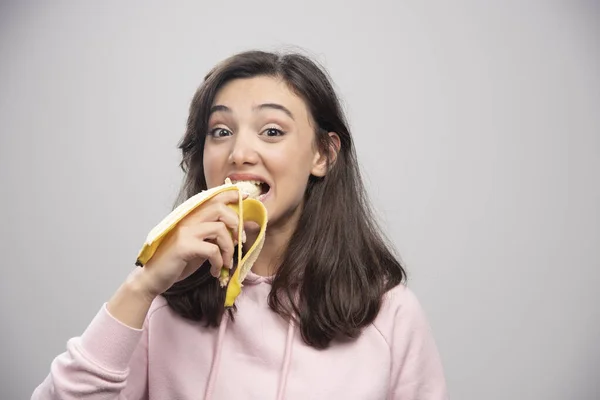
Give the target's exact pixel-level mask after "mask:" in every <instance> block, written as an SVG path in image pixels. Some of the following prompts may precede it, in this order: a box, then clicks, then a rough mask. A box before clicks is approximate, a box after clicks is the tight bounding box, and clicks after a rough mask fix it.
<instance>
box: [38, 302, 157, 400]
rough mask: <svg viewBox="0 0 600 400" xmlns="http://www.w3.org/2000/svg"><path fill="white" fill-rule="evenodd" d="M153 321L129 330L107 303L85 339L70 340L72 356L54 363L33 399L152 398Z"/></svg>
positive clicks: (69, 350) (62, 355) (69, 355)
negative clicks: (150, 335)
mask: <svg viewBox="0 0 600 400" xmlns="http://www.w3.org/2000/svg"><path fill="white" fill-rule="evenodd" d="M149 315H150V313H149ZM147 323H148V319H146V322H145V323H144V327H143V328H142V329H133V328H131V327H128V326H126V325H124V324H122V323H121V322H120V321H118V320H117V319H115V318H114V317H113V316H112V315H110V313H109V312H108V310H107V308H106V304H104V305H103V307H102V308H101V309H100V311H99V312H98V314H97V315H96V317H95V318H94V319H93V320H92V322H91V323H90V325H89V326H88V327H87V329H86V330H85V331H84V333H83V335H81V336H80V337H76V338H73V339H70V340H69V341H68V342H67V350H66V352H64V353H62V354H60V355H59V356H57V357H56V358H55V359H54V360H53V361H52V364H51V367H50V374H49V375H48V376H47V377H46V379H45V380H44V381H43V382H42V383H41V384H40V385H39V386H38V387H37V388H36V389H35V391H34V392H33V395H32V397H31V399H32V400H59V399H60V400H71V399H79V400H109V399H110V400H131V399H135V400H142V399H147V398H148V394H147V386H148V385H147V379H148V377H147V361H148V356H147V354H148V352H147V347H148V332H147Z"/></svg>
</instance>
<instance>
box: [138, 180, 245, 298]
mask: <svg viewBox="0 0 600 400" xmlns="http://www.w3.org/2000/svg"><path fill="white" fill-rule="evenodd" d="M238 196H239V195H238V192H237V191H235V190H231V191H226V192H223V193H219V194H218V195H216V196H215V197H213V198H212V199H210V200H208V201H207V202H206V203H204V204H203V205H201V206H200V207H198V208H197V209H195V210H194V211H192V212H191V213H190V214H188V215H187V216H186V217H185V218H184V219H183V220H181V221H180V222H179V223H178V224H177V225H176V226H175V227H174V228H173V230H171V232H169V234H168V235H167V237H165V239H164V240H163V241H162V243H161V245H160V246H159V248H158V249H157V251H156V253H154V256H153V257H152V258H151V259H150V260H149V261H148V263H146V265H145V266H144V267H143V270H142V271H140V273H139V275H138V276H139V278H140V279H141V282H140V283H141V285H142V288H144V290H146V291H147V293H148V295H149V296H150V297H151V298H154V297H156V296H158V295H160V294H161V293H163V292H164V291H166V290H167V289H169V288H170V287H171V286H172V285H173V284H174V283H175V282H178V281H180V280H183V279H185V278H187V277H188V276H190V275H191V274H193V273H194V272H195V271H196V270H197V269H198V268H200V266H201V265H202V264H203V263H204V262H205V261H206V260H208V261H209V262H210V265H211V268H210V272H211V274H212V275H213V276H214V277H218V276H219V274H220V271H221V268H222V267H226V268H231V267H233V254H234V247H235V245H236V244H237V241H236V240H234V239H233V237H235V238H237V237H238V226H239V217H238V215H237V213H236V212H235V211H234V210H232V209H231V208H230V207H228V206H227V204H230V203H237V202H238V201H239V197H238ZM232 234H233V235H234V236H233V237H232Z"/></svg>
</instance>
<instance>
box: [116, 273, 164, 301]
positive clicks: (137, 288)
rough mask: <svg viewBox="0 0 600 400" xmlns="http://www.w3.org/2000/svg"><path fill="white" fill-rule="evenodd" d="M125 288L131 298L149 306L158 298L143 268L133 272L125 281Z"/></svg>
mask: <svg viewBox="0 0 600 400" xmlns="http://www.w3.org/2000/svg"><path fill="white" fill-rule="evenodd" d="M124 287H125V290H126V291H127V292H129V293H130V295H131V296H134V297H136V298H138V299H139V300H140V301H143V302H146V303H148V304H151V303H152V302H153V301H154V299H155V298H156V297H157V294H155V293H154V292H153V290H152V286H151V285H150V284H149V282H148V277H147V274H146V272H145V270H144V269H143V268H136V269H135V270H133V271H132V272H131V274H129V276H128V277H127V279H126V280H125V283H124Z"/></svg>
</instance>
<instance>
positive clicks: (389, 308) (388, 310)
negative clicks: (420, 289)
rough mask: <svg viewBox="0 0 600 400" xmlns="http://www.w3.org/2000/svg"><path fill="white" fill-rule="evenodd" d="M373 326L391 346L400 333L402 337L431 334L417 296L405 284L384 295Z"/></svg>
mask: <svg viewBox="0 0 600 400" xmlns="http://www.w3.org/2000/svg"><path fill="white" fill-rule="evenodd" d="M373 325H374V327H375V328H376V329H377V330H378V331H379V333H380V334H381V335H382V336H383V337H384V339H385V340H386V342H387V343H388V344H390V345H391V342H392V341H393V338H394V337H397V336H398V334H399V333H400V332H402V333H401V336H408V335H414V334H415V333H416V334H418V332H423V333H425V334H429V325H428V322H427V318H426V316H425V311H424V310H423V307H422V306H421V303H420V301H419V299H418V298H417V296H416V294H415V293H414V292H413V291H412V290H411V289H410V288H409V287H407V286H406V285H405V284H399V285H397V286H395V287H393V288H392V289H390V290H389V291H387V292H386V293H385V294H384V296H383V299H382V304H381V309H380V310H379V314H378V315H377V317H376V318H375V321H373Z"/></svg>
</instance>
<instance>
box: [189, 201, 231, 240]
mask: <svg viewBox="0 0 600 400" xmlns="http://www.w3.org/2000/svg"><path fill="white" fill-rule="evenodd" d="M188 221H189V222H190V224H194V225H196V224H198V223H199V222H203V223H204V222H222V223H224V224H225V225H226V226H227V227H228V228H229V229H230V231H231V232H232V233H233V236H234V238H235V239H236V240H237V238H238V234H239V232H238V231H239V222H240V218H239V216H238V214H237V213H236V212H235V211H234V210H232V209H231V208H230V207H228V206H227V205H225V204H224V203H222V202H219V203H213V204H207V207H206V208H204V209H203V210H202V211H201V212H199V213H198V214H197V215H195V216H194V217H193V219H191V220H188Z"/></svg>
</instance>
